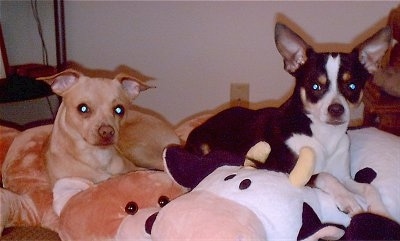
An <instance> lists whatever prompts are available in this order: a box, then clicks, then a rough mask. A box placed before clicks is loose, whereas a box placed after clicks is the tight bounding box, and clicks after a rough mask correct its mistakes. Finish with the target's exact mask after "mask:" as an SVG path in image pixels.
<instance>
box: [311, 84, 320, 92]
mask: <svg viewBox="0 0 400 241" xmlns="http://www.w3.org/2000/svg"><path fill="white" fill-rule="evenodd" d="M312 89H313V90H315V91H318V90H321V85H319V84H317V83H314V84H313V86H312Z"/></svg>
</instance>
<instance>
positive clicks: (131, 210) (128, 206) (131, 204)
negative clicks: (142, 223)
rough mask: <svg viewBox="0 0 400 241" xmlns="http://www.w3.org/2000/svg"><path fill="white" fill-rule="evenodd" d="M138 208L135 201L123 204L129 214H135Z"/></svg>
mask: <svg viewBox="0 0 400 241" xmlns="http://www.w3.org/2000/svg"><path fill="white" fill-rule="evenodd" d="M138 210H139V207H138V205H137V203H135V202H128V203H127V204H126V206H125V212H126V213H127V214H129V215H135V214H136V213H137V211H138Z"/></svg>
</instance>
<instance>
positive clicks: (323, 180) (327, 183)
mask: <svg viewBox="0 0 400 241" xmlns="http://www.w3.org/2000/svg"><path fill="white" fill-rule="evenodd" d="M313 185H314V186H315V187H317V188H319V189H321V190H322V191H324V192H326V193H328V194H329V195H330V196H331V197H332V198H333V199H334V201H335V203H336V206H337V207H338V208H339V210H340V211H342V212H344V213H348V214H349V215H350V216H354V215H355V214H357V213H360V212H362V211H363V208H362V207H361V205H360V203H359V202H358V201H357V198H356V196H355V194H354V193H352V192H350V191H349V190H347V189H346V187H345V186H344V185H343V184H342V183H341V182H340V181H339V180H338V179H337V178H336V177H334V176H332V175H331V174H329V173H326V172H321V173H319V174H318V175H317V176H316V177H315V179H314V180H313Z"/></svg>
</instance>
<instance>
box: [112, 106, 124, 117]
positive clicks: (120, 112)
mask: <svg viewBox="0 0 400 241" xmlns="http://www.w3.org/2000/svg"><path fill="white" fill-rule="evenodd" d="M114 113H115V114H116V115H119V116H122V115H124V113H125V108H124V107H123V106H122V105H117V106H115V108H114Z"/></svg>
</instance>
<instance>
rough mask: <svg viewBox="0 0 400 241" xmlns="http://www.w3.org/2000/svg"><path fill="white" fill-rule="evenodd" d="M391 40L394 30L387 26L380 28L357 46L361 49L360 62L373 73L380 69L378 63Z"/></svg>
mask: <svg viewBox="0 0 400 241" xmlns="http://www.w3.org/2000/svg"><path fill="white" fill-rule="evenodd" d="M391 41H392V30H391V29H390V27H389V26H387V27H385V28H382V29H381V30H379V31H378V32H377V33H375V34H374V35H373V36H372V37H370V38H368V39H367V40H365V41H364V42H363V43H361V44H360V45H359V46H358V47H357V48H356V49H358V51H359V60H360V62H361V63H362V64H363V65H364V67H365V68H366V69H367V70H368V72H369V73H371V74H372V73H374V72H375V71H376V70H377V69H378V64H379V62H380V60H381V59H382V57H383V56H384V55H385V53H386V51H387V50H388V48H389V46H390V43H391Z"/></svg>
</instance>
